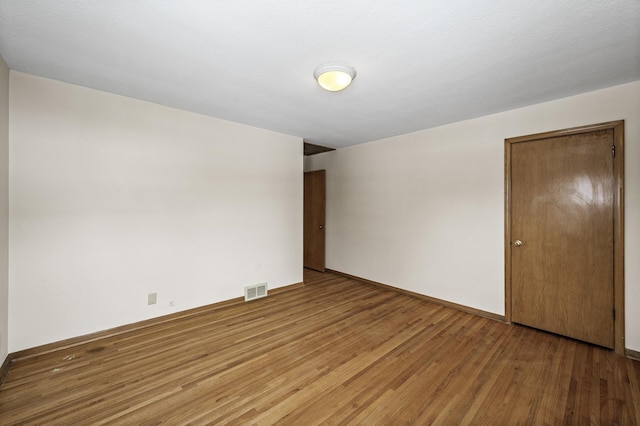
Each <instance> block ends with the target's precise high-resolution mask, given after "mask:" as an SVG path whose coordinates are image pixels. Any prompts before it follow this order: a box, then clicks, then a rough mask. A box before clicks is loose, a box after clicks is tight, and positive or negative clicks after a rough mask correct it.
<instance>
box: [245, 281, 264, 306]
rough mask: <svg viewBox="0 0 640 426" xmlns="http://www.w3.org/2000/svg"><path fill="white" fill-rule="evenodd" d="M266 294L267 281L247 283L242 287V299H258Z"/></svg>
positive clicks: (246, 300)
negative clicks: (253, 283) (247, 284)
mask: <svg viewBox="0 0 640 426" xmlns="http://www.w3.org/2000/svg"><path fill="white" fill-rule="evenodd" d="M266 296H267V283H262V284H256V285H249V286H246V287H245V288H244V301H245V302H248V301H249V300H254V299H260V298H261V297H266Z"/></svg>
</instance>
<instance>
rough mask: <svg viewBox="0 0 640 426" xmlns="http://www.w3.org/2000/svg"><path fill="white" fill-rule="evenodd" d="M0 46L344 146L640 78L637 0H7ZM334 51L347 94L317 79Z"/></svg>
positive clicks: (65, 71)
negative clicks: (351, 73)
mask: <svg viewBox="0 0 640 426" xmlns="http://www.w3.org/2000/svg"><path fill="white" fill-rule="evenodd" d="M0 53H1V54H2V55H3V57H4V58H5V60H6V62H7V64H8V65H9V67H10V68H11V69H14V70H18V71H22V72H26V73H30V74H35V75H39V76H44V77H48V78H53V79H56V80H61V81H65V82H70V83H74V84H79V85H82V86H87V87H91V88H95V89H99V90H104V91H108V92H112V93H117V94H121V95H125V96H130V97H134V98H139V99H143V100H147V101H151V102H156V103H159V104H164V105H168V106H172V107H176V108H180V109H185V110H189V111H194V112H198V113H202V114H206V115H210V116H214V117H219V118H223V119H227V120H232V121H237V122H241V123H245V124H249V125H252V126H257V127H261V128H266V129H272V130H275V131H278V132H282V133H287V134H291V135H296V136H299V137H302V138H304V139H305V140H308V141H309V142H312V143H315V144H320V145H327V146H331V147H343V146H348V145H353V144H357V143H362V142H367V141H371V140H375V139H380V138H383V137H387V136H393V135H397V134H402V133H408V132H412V131H416V130H420V129H425V128H429V127H433V126H437V125H441V124H445V123H450V122H454V121H459V120H463V119H468V118H472V117H478V116H482V115H486V114H490V113H494V112H499V111H504V110H508V109H512V108H515V107H520V106H524V105H530V104H533V103H538V102H542V101H546V100H551V99H555V98H560V97H565V96H569V95H573V94H576V93H581V92H586V91H590V90H594V89H598V88H602V87H607V86H612V85H616V84H620V83H625V82H629V81H634V80H640V1H639V0H537V1H526V2H525V1H507V0H419V1H407V0H405V1H402V0H399V1H390V0H388V1H384V0H379V1H375V0H350V1H347V0H323V1H306V0H278V1H275V0H274V1H261V0H219V1H210V0H209V1H207V0H200V1H196V0H175V1H170V0H164V1H159V0H137V1H125V0H112V1H104V0H84V1H78V0H73V1H72V0H56V1H47V0H40V1H25V0H0ZM331 61H342V62H345V63H348V64H350V65H352V66H354V67H355V68H356V69H357V72H358V76H357V78H356V79H355V80H354V82H353V84H352V85H351V86H350V87H349V88H348V89H347V90H345V91H344V92H339V93H329V92H325V91H323V90H322V89H320V87H319V86H318V85H317V84H316V82H315V81H314V80H313V77H312V74H313V70H314V69H315V68H316V67H317V66H318V65H320V64H323V63H326V62H331Z"/></svg>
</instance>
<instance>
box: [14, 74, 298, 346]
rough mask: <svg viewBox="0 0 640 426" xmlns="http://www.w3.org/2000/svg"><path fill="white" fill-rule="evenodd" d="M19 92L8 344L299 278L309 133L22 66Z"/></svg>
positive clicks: (52, 336) (136, 317)
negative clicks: (102, 88) (153, 300)
mask: <svg viewBox="0 0 640 426" xmlns="http://www.w3.org/2000/svg"><path fill="white" fill-rule="evenodd" d="M10 87H11V91H10V109H11V115H10V127H9V143H10V165H11V170H10V176H9V178H10V183H9V196H10V223H9V227H10V241H9V350H10V351H11V352H13V351H17V350H21V349H24V348H29V347H33V346H36V345H40V344H45V343H48V342H53V341H57V340H60V339H65V338H69V337H73V336H78V335H82V334H86V333H91V332H95V331H99V330H104V329H108V328H111V327H114V326H118V325H122V324H127V323H131V322H135V321H139V320H143V319H147V318H150V317H155V316H159V315H163V314H167V313H170V312H173V311H178V310H184V309H188V308H193V307H196V306H202V305H206V304H210V303H214V302H218V301H222V300H227V299H230V298H234V297H238V296H241V295H242V294H243V287H244V286H245V285H251V284H257V283H260V282H265V281H267V282H268V283H269V288H271V289H273V288H276V287H280V286H283V285H289V284H294V283H298V282H301V281H302V191H303V189H302V168H303V161H302V140H301V139H299V138H296V137H292V136H288V135H283V134H278V133H274V132H270V131H266V130H261V129H256V128H252V127H248V126H244V125H240V124H236V123H231V122H227V121H223V120H219V119H214V118H210V117H205V116H201V115H197V114H193V113H188V112H184V111H179V110H175V109H170V108H166V107H162V106H159V105H155V104H151V103H146V102H142V101H139V100H135V99H130V98H125V97H121V96H116V95H112V94H108V93H103V92H98V91H95V90H90V89H86V88H83V87H78V86H72V85H68V84H64V83H61V82H57V81H52V80H47V79H43V78H38V77H34V76H30V75H27V74H22V73H19V72H14V71H11V79H10ZM150 292H157V293H158V304H157V305H154V306H147V294H148V293H150ZM172 300H173V301H175V306H174V307H170V306H169V302H170V301H172Z"/></svg>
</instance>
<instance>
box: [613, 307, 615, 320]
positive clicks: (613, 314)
mask: <svg viewBox="0 0 640 426" xmlns="http://www.w3.org/2000/svg"><path fill="white" fill-rule="evenodd" d="M613 320H614V321H615V320H616V308H613Z"/></svg>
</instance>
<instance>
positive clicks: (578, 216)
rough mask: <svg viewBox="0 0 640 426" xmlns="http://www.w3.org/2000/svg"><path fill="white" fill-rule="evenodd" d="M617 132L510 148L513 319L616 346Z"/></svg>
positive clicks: (585, 135) (600, 343)
mask: <svg viewBox="0 0 640 426" xmlns="http://www.w3.org/2000/svg"><path fill="white" fill-rule="evenodd" d="M613 147H614V132H613V130H612V129H606V130H598V131H589V132H585V133H580V134H569V135H565V136H557V137H549V138H546V139H537V140H532V141H522V142H518V143H512V144H511V146H510V149H511V152H510V157H511V158H510V161H511V164H510V176H511V182H510V218H508V220H510V226H511V231H510V240H511V241H510V250H511V254H510V255H511V258H510V262H511V271H510V277H511V303H512V306H511V310H512V320H513V321H514V322H517V323H520V324H524V325H528V326H531V327H535V328H539V329H542V330H547V331H550V332H553V333H557V334H561V335H565V336H569V337H572V338H576V339H579V340H583V341H586V342H591V343H595V344H597V345H601V346H605V347H609V348H612V347H614V315H615V314H614V202H615V188H616V186H615V183H616V181H615V178H614V158H613V153H614V150H613Z"/></svg>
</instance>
